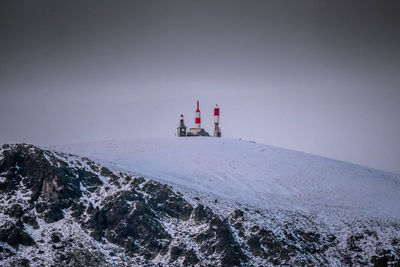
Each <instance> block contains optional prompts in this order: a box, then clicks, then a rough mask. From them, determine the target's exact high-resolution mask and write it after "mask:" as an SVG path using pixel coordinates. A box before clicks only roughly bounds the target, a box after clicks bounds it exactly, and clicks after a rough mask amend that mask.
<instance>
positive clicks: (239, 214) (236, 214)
mask: <svg viewBox="0 0 400 267" xmlns="http://www.w3.org/2000/svg"><path fill="white" fill-rule="evenodd" d="M239 217H243V211H241V210H239V209H237V210H235V211H234V212H233V218H235V219H237V218H239Z"/></svg>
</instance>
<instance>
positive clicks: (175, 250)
mask: <svg viewBox="0 0 400 267" xmlns="http://www.w3.org/2000/svg"><path fill="white" fill-rule="evenodd" d="M183 252H184V249H183V248H182V247H181V246H171V247H170V249H169V253H170V262H174V261H176V260H177V259H178V258H179V257H180V256H182V255H183Z"/></svg>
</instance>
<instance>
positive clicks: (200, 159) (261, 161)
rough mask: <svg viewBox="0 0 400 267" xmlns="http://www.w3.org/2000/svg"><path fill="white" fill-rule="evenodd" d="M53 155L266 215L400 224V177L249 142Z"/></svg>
mask: <svg viewBox="0 0 400 267" xmlns="http://www.w3.org/2000/svg"><path fill="white" fill-rule="evenodd" d="M52 149H54V150H58V151H62V152H68V153H72V154H77V155H80V156H87V157H89V158H90V159H93V160H96V161H98V162H99V163H100V164H102V165H106V166H108V167H110V168H112V169H114V170H123V171H127V172H135V173H140V174H142V175H146V176H148V177H151V178H153V179H155V180H158V181H161V182H165V183H168V184H170V185H172V186H174V187H175V188H177V189H179V190H184V191H189V192H192V194H199V195H202V196H208V197H209V198H215V199H219V200H222V201H230V202H232V201H233V202H235V203H241V204H244V205H250V206H253V207H257V208H260V209H285V210H293V211H302V212H306V213H308V212H310V213H313V214H316V215H322V216H329V217H331V218H332V217H337V218H340V217H341V218H343V219H344V218H346V217H349V216H352V217H353V218H355V217H379V218H381V219H390V220H392V219H395V220H399V219H400V175H397V174H391V173H387V172H383V171H379V170H375V169H371V168H367V167H362V166H359V165H354V164H350V163H346V162H342V161H337V160H332V159H328V158H323V157H319V156H315V155H310V154H306V153H301V152H295V151H290V150H285V149H281V148H276V147H271V146H268V145H263V144H258V143H254V142H250V141H244V140H235V139H227V138H210V137H188V138H168V139H136V140H130V141H107V142H96V143H85V144H74V145H64V146H57V147H52Z"/></svg>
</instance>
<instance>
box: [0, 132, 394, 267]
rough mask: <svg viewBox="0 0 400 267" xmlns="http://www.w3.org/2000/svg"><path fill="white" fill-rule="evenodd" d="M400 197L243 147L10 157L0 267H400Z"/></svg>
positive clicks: (143, 143)
mask: <svg viewBox="0 0 400 267" xmlns="http://www.w3.org/2000/svg"><path fill="white" fill-rule="evenodd" d="M60 151H63V152H60ZM71 153H72V154H71ZM75 154H78V155H75ZM92 159H93V160H92ZM107 167H108V168H107ZM151 179H153V180H151ZM166 184H167V185H166ZM398 192H399V178H398V176H397V175H395V174H389V173H384V172H382V171H378V170H372V169H369V168H365V167H361V166H356V165H352V164H349V163H345V162H339V161H334V160H330V159H326V158H321V157H316V156H312V155H308V154H304V153H299V152H293V151H288V150H283V149H278V148H273V147H270V146H266V145H259V144H256V143H254V142H248V141H242V140H232V139H225V138H222V139H216V138H171V139H152V140H150V139H148V140H143V139H141V140H132V141H123V142H122V141H121V142H102V143H89V144H77V145H67V146H59V147H52V148H51V150H47V149H43V148H42V149H41V148H38V147H35V146H33V145H26V144H22V145H3V146H2V147H1V148H0V266H50V265H55V266H85V265H86V266H136V265H137V266H272V265H284V266H355V265H356V266H358V265H367V266H388V265H393V266H399V264H400V223H399V205H398V203H399V202H400V200H399V194H398Z"/></svg>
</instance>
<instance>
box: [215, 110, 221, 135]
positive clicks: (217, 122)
mask: <svg viewBox="0 0 400 267" xmlns="http://www.w3.org/2000/svg"><path fill="white" fill-rule="evenodd" d="M214 125H215V127H214V136H215V137H221V129H220V128H219V107H218V104H216V105H215V108H214Z"/></svg>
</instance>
